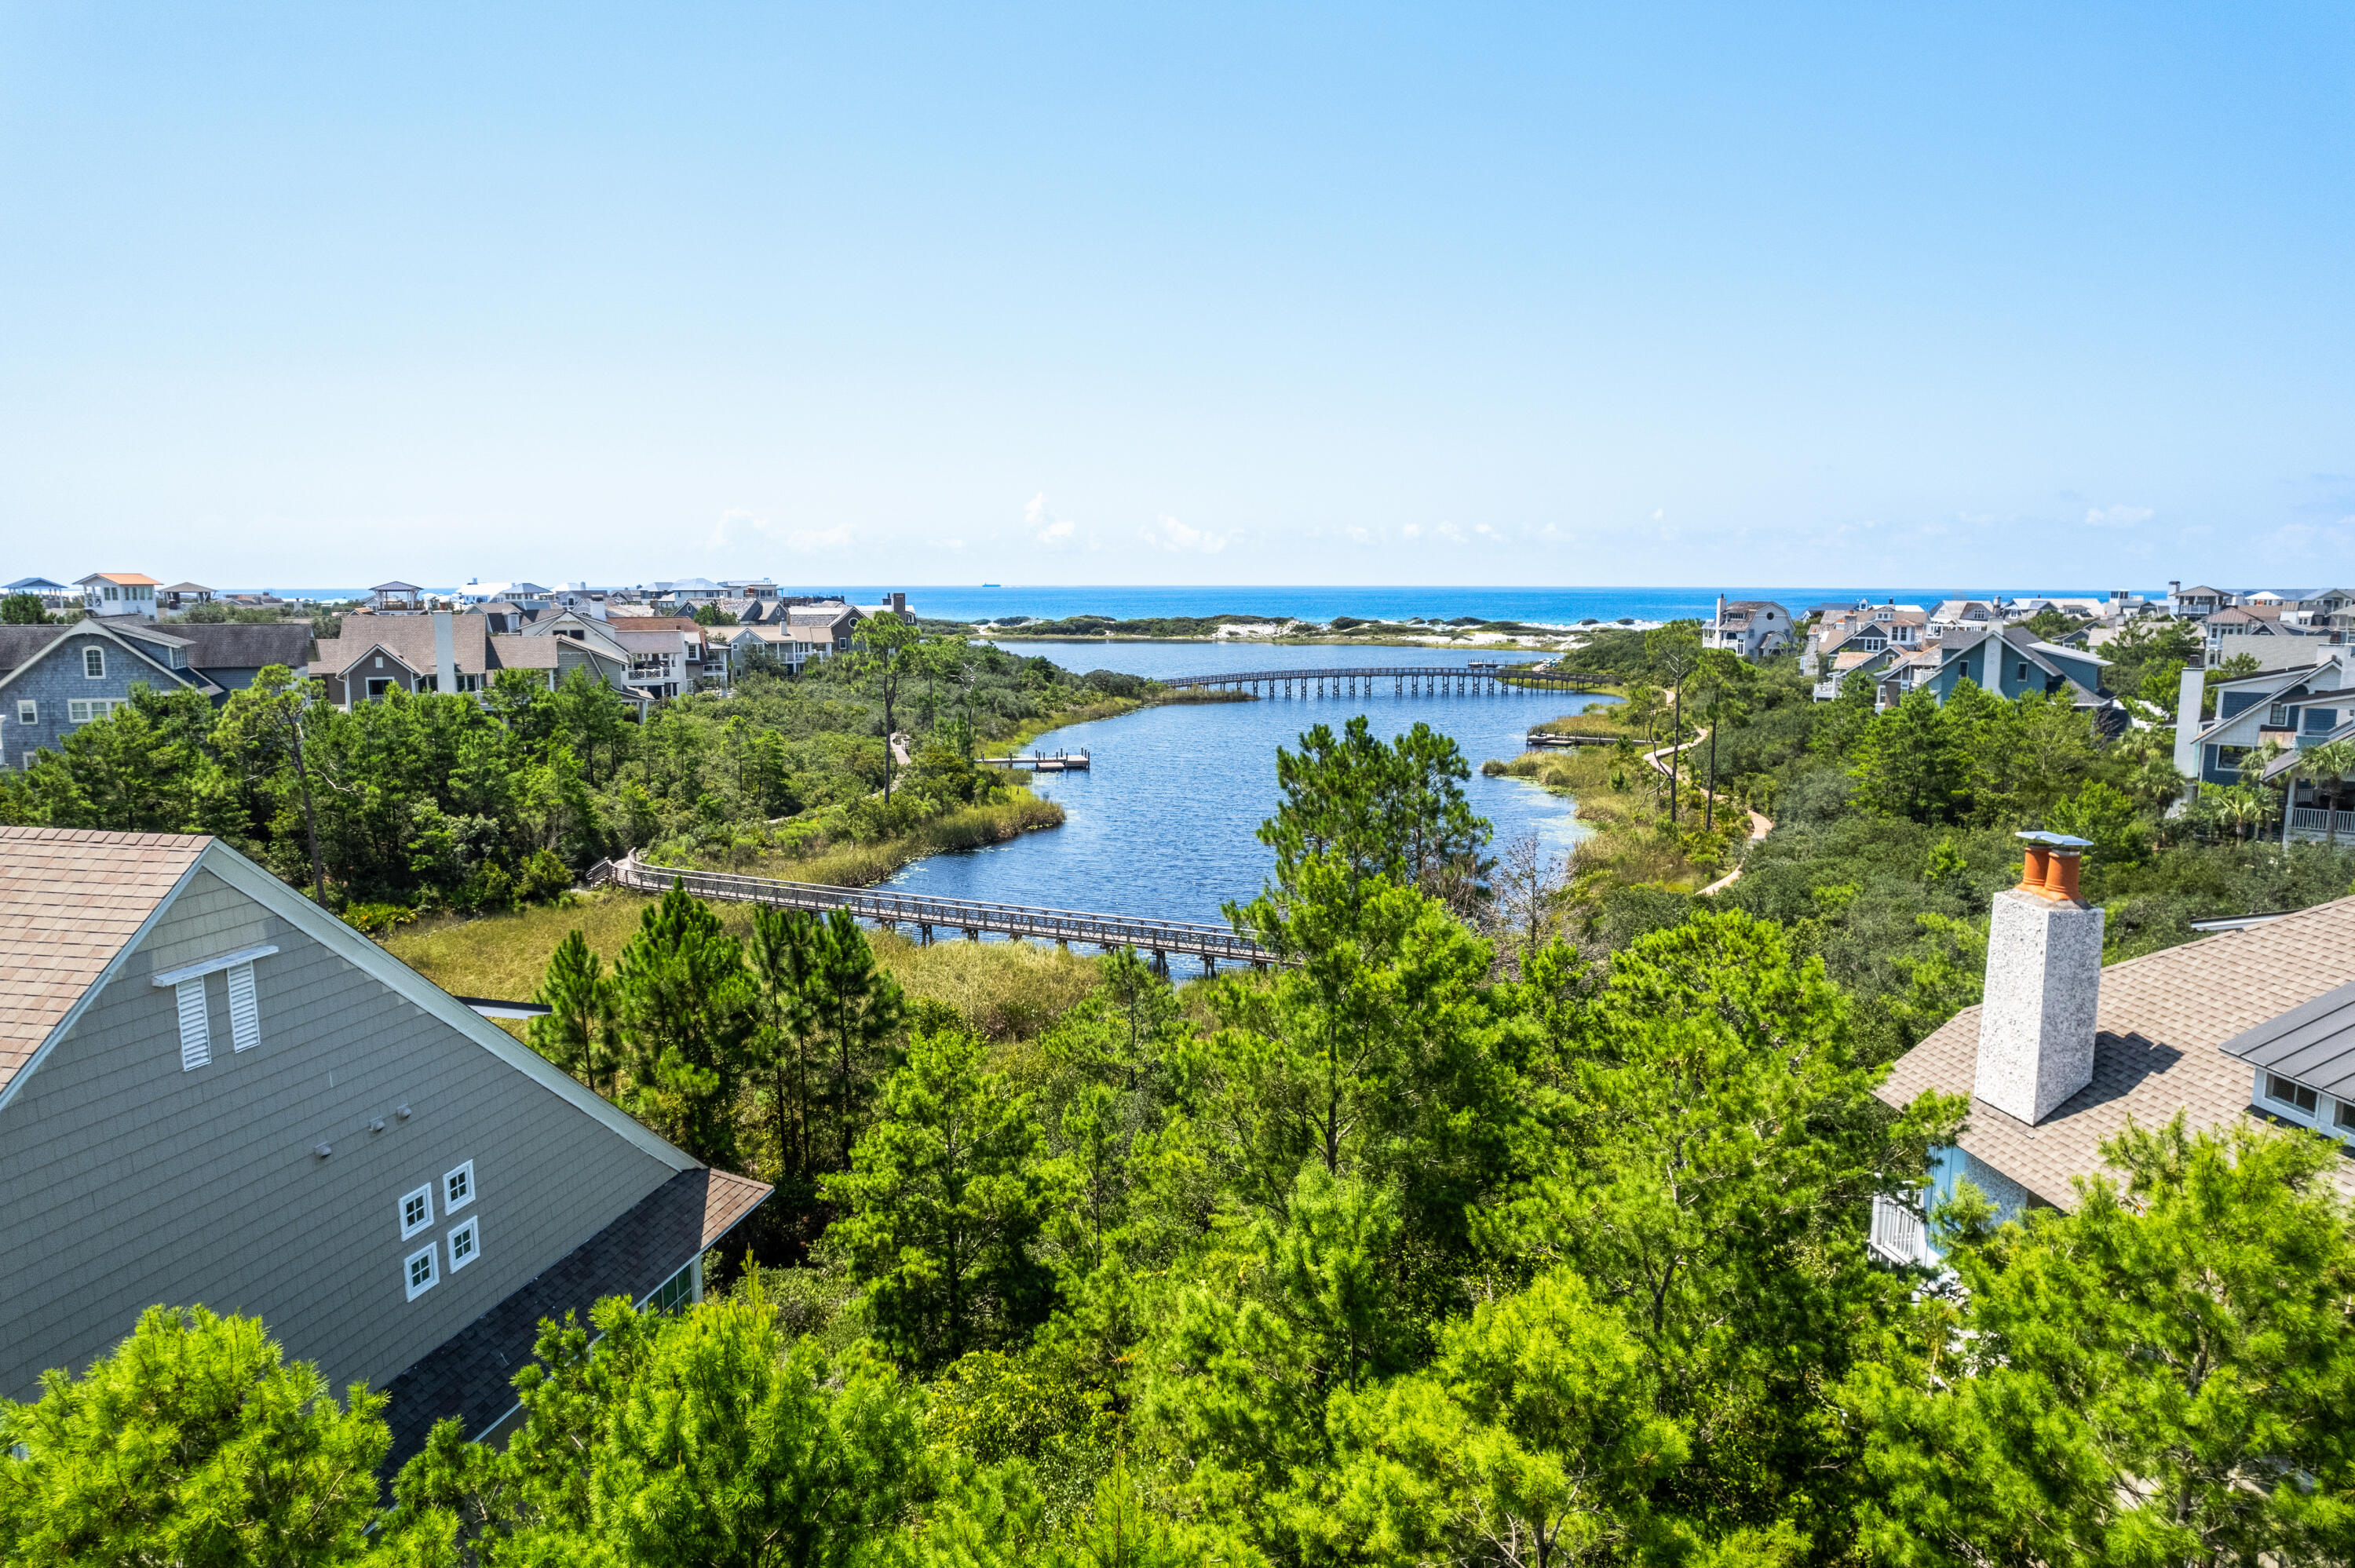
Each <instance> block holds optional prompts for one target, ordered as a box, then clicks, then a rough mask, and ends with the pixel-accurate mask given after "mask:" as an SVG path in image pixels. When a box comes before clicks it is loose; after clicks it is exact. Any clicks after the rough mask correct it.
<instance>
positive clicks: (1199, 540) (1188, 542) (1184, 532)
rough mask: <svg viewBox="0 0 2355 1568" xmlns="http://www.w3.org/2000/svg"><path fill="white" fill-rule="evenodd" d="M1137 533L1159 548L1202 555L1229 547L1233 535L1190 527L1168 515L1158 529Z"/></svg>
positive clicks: (1216, 552)
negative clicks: (1228, 542) (1212, 532)
mask: <svg viewBox="0 0 2355 1568" xmlns="http://www.w3.org/2000/svg"><path fill="white" fill-rule="evenodd" d="M1136 535H1137V537H1138V538H1140V539H1143V540H1144V541H1145V542H1146V544H1148V545H1152V546H1156V548H1159V549H1164V550H1170V551H1175V552H1177V553H1179V554H1188V553H1190V554H1194V555H1202V556H1215V555H1217V554H1218V553H1219V552H1220V550H1223V549H1225V548H1226V547H1227V541H1228V540H1229V539H1231V538H1232V537H1233V535H1231V534H1211V533H1208V532H1205V531H1204V530H1202V529H1200V528H1188V526H1186V524H1183V523H1180V522H1178V521H1177V519H1176V518H1175V517H1168V516H1165V517H1163V518H1162V519H1161V524H1160V526H1159V527H1158V528H1157V529H1155V528H1139V529H1138V530H1137V531H1136Z"/></svg>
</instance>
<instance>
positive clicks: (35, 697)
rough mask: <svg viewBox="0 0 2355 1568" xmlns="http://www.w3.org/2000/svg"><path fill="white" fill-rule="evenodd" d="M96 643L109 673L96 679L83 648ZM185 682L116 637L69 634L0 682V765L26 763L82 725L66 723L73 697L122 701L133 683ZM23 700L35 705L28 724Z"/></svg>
mask: <svg viewBox="0 0 2355 1568" xmlns="http://www.w3.org/2000/svg"><path fill="white" fill-rule="evenodd" d="M93 646H94V647H97V648H100V649H102V650H103V651H104V652H105V654H106V673H105V674H104V675H102V676H99V677H97V678H95V679H93V678H92V677H91V676H89V675H86V674H84V673H82V669H83V665H82V650H83V649H84V648H89V647H93ZM133 684H139V685H146V686H152V687H154V688H155V689H156V690H158V691H168V690H170V689H171V688H173V687H174V686H176V685H179V684H184V683H183V682H181V681H179V680H178V679H177V678H176V677H175V676H172V675H169V674H166V673H164V672H163V671H161V670H158V669H156V668H155V666H154V665H153V664H150V663H148V662H146V661H145V660H144V659H142V658H140V657H138V656H137V655H136V654H134V653H133V652H131V651H130V650H128V649H126V648H124V647H123V644H122V643H120V642H117V641H114V640H113V639H112V638H110V637H101V636H97V635H95V634H92V633H87V632H85V633H81V634H79V635H74V634H69V635H68V636H67V637H66V638H65V639H64V641H60V642H59V644H58V645H57V646H56V647H54V648H51V649H50V650H49V651H48V652H46V653H43V654H42V655H40V656H39V657H38V658H37V659H35V660H34V661H33V662H31V663H30V664H29V665H27V666H26V667H24V668H22V669H19V670H17V671H16V672H15V673H14V677H13V678H12V679H10V680H9V681H8V682H7V683H5V684H0V766H5V767H9V768H22V767H24V766H25V765H26V763H27V761H28V760H29V759H30V757H31V754H32V753H34V752H36V751H42V750H50V749H54V748H55V747H57V746H58V744H59V742H61V741H62V740H63V739H64V738H65V736H66V734H67V732H69V731H70V730H73V729H77V728H79V727H80V726H78V725H73V724H69V723H68V722H67V713H68V709H67V707H66V704H67V703H68V702H69V700H71V699H73V698H75V697H109V698H114V699H118V700H119V699H123V698H127V697H128V696H130V695H131V688H132V686H133ZM20 702H31V703H33V704H34V705H36V709H37V718H36V720H35V722H34V723H32V724H30V725H27V724H24V723H22V722H21V721H20V720H19V719H18V717H17V711H18V710H17V704H18V703H20Z"/></svg>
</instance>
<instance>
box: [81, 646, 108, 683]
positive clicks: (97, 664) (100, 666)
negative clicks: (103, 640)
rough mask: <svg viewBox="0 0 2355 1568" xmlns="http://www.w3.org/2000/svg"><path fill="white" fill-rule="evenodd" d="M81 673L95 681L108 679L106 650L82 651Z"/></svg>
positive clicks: (92, 649) (91, 649) (87, 649)
mask: <svg viewBox="0 0 2355 1568" xmlns="http://www.w3.org/2000/svg"><path fill="white" fill-rule="evenodd" d="M81 673H83V674H85V675H87V676H89V677H90V678H91V680H93V681H102V680H104V679H106V650H105V649H103V648H85V649H83V650H82V651H81Z"/></svg>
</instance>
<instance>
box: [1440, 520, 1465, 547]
mask: <svg viewBox="0 0 2355 1568" xmlns="http://www.w3.org/2000/svg"><path fill="white" fill-rule="evenodd" d="M1432 532H1433V533H1434V534H1437V535H1439V536H1440V538H1441V539H1442V540H1444V542H1446V543H1447V544H1450V545H1460V544H1462V543H1464V530H1463V529H1461V528H1458V527H1457V526H1456V525H1455V524H1453V523H1442V524H1440V525H1439V526H1438V527H1436V528H1434V529H1433V530H1432Z"/></svg>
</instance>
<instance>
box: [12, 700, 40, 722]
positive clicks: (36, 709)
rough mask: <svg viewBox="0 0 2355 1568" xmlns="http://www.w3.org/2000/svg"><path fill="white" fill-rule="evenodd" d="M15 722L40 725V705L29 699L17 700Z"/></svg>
mask: <svg viewBox="0 0 2355 1568" xmlns="http://www.w3.org/2000/svg"><path fill="white" fill-rule="evenodd" d="M16 722H17V723H18V724H38V723H40V722H41V705H40V704H38V703H37V702H35V701H33V700H32V699H31V698H29V697H25V698H19V699H18V701H17V703H16Z"/></svg>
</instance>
